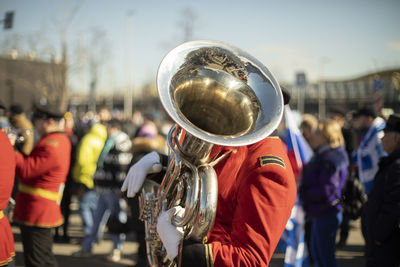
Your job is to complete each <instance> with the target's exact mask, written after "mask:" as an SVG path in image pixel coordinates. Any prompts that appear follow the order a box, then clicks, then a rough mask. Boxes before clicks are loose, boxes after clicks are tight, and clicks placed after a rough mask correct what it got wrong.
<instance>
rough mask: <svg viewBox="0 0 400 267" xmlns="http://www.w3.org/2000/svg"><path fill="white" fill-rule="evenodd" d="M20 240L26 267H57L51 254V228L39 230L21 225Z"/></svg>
mask: <svg viewBox="0 0 400 267" xmlns="http://www.w3.org/2000/svg"><path fill="white" fill-rule="evenodd" d="M20 229H21V238H22V245H23V247H24V260H25V266H26V267H43V266H46V267H57V266H58V264H57V260H56V258H55V256H54V254H53V252H52V247H53V235H52V232H51V231H52V228H39V227H32V226H26V225H21V226H20Z"/></svg>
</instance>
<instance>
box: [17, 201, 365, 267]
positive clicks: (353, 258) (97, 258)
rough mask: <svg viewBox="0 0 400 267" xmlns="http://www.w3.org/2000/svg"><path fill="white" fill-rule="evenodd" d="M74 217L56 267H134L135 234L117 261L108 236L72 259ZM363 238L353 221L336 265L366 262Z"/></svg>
mask: <svg viewBox="0 0 400 267" xmlns="http://www.w3.org/2000/svg"><path fill="white" fill-rule="evenodd" d="M72 209H73V214H72V216H71V218H70V229H69V235H70V236H71V240H70V243H55V244H54V247H53V251H54V253H55V255H56V257H57V260H58V263H59V267H71V266H73V267H90V266H96V267H111V266H114V267H118V266H120V267H122V266H133V265H134V264H135V263H136V260H137V254H136V252H137V249H138V244H137V242H135V236H134V234H130V235H128V236H127V241H126V242H125V245H124V251H123V252H124V255H123V258H122V260H121V261H120V262H118V263H114V262H108V261H107V260H106V256H107V255H108V253H109V252H110V250H111V248H112V244H111V241H110V239H109V236H108V235H105V236H104V240H103V241H101V242H100V243H99V244H96V245H95V247H94V251H93V252H94V257H92V258H74V257H71V256H70V255H71V253H72V252H74V251H76V250H78V249H79V247H80V246H79V244H80V242H81V241H82V238H83V233H82V227H81V221H80V218H79V216H78V214H77V213H76V206H75V204H74V203H73V205H72ZM13 232H14V237H15V249H16V254H17V255H16V262H15V266H16V267H23V266H25V265H24V259H23V254H22V244H21V239H20V234H19V229H18V227H15V226H13ZM363 244H364V241H363V238H362V236H361V232H360V226H359V222H358V221H357V222H355V224H354V227H353V228H352V229H351V232H350V236H349V239H348V246H346V247H345V248H343V249H340V250H338V251H337V253H336V256H337V259H338V265H339V266H340V267H341V266H343V267H354V266H365V260H364V257H363ZM283 262H284V254H282V253H275V254H274V255H273V258H272V260H271V263H270V265H269V266H270V267H281V266H283Z"/></svg>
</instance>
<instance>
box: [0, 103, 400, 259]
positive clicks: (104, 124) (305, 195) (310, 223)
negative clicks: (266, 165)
mask: <svg viewBox="0 0 400 267" xmlns="http://www.w3.org/2000/svg"><path fill="white" fill-rule="evenodd" d="M38 110H39V111H40V112H41V113H40V112H38ZM118 114H120V113H118V112H113V111H112V110H110V109H108V108H107V107H100V108H98V110H97V112H86V113H82V114H73V113H71V112H66V113H64V112H63V113H62V115H60V114H56V112H54V110H52V109H51V107H49V106H48V105H44V108H43V109H42V110H40V108H38V107H36V109H35V110H34V112H33V113H31V114H27V113H26V112H25V111H24V108H23V107H22V106H20V105H18V104H13V105H11V106H9V107H6V106H5V105H3V104H1V105H0V127H1V129H2V132H4V133H5V134H7V136H8V139H9V140H11V144H12V145H13V149H14V150H15V151H17V152H18V153H20V154H21V162H18V159H17V160H16V162H15V163H14V164H16V169H17V171H16V172H15V177H16V178H17V179H15V180H14V183H13V186H12V192H11V200H10V201H8V200H7V205H6V206H5V207H3V206H4V205H3V204H2V205H3V206H0V209H1V210H4V213H5V215H6V216H7V217H8V219H9V220H10V221H11V222H12V223H22V225H24V226H25V228H21V229H23V231H22V233H25V236H23V242H24V254H25V255H24V258H25V261H26V262H30V261H35V260H36V259H34V255H30V256H31V258H30V256H29V250H32V251H35V250H36V249H37V248H36V247H35V244H30V243H29V241H27V239H29V238H35V237H33V234H32V229H30V228H29V227H30V226H32V225H33V226H35V225H36V223H37V222H40V218H39V219H36V221H34V222H32V221H29V220H30V219H31V218H28V217H27V216H25V215H21V214H20V212H21V211H20V210H19V209H20V208H18V201H20V202H23V201H26V200H24V198H23V197H22V196H18V192H23V193H26V194H27V195H30V196H32V197H33V198H34V197H35V196H36V195H40V194H42V196H45V197H46V198H48V202H50V200H51V199H52V195H51V194H50V193H49V192H53V191H54V190H53V189H51V188H52V187H51V186H52V185H49V187H46V186H43V185H40V184H36V185H34V184H32V183H31V182H30V181H31V180H32V179H33V178H35V177H36V176H37V175H36V174H35V173H34V171H32V169H33V168H34V167H33V165H34V164H39V163H38V160H39V159H40V160H48V162H49V163H46V162H45V163H44V165H46V164H47V165H48V164H53V163H52V161H51V160H50V159H49V158H46V157H43V155H42V154H41V153H44V151H48V147H49V146H50V147H51V146H52V147H56V148H60V147H61V142H62V141H58V139H51V140H48V141H46V142H45V144H42V143H41V142H43V141H42V140H43V139H45V138H46V136H48V134H49V133H52V132H62V133H63V134H65V135H66V136H67V137H68V139H69V142H70V146H66V147H67V148H66V149H65V150H64V151H61V153H64V154H65V153H66V152H67V151H70V152H68V154H69V155H68V158H67V157H65V158H59V159H58V160H59V161H65V162H68V167H67V173H66V176H67V178H66V180H65V182H63V181H61V182H59V184H58V185H57V189H58V191H59V192H60V194H59V195H56V196H55V199H54V200H56V201H59V205H60V207H61V214H62V218H58V219H57V221H56V222H54V223H53V222H52V223H50V222H45V223H47V226H48V227H49V228H51V229H55V231H54V232H52V235H51V238H52V239H53V238H54V240H56V241H59V242H69V241H70V237H69V234H68V233H69V230H68V226H69V225H68V222H69V216H70V213H71V210H70V206H71V205H70V203H71V200H72V198H73V197H76V199H77V200H78V201H79V215H80V217H81V219H82V228H83V231H84V234H85V237H84V239H83V241H82V244H81V248H80V249H79V250H78V251H76V252H74V253H73V254H72V256H75V257H90V256H91V255H92V247H93V245H94V244H95V243H96V242H98V241H99V240H101V239H102V238H103V235H104V233H105V231H106V230H107V231H108V232H109V233H110V234H111V238H112V241H113V249H112V251H110V255H109V257H108V260H110V261H114V262H118V261H119V260H120V259H121V254H122V251H123V244H124V241H125V238H126V234H127V233H129V232H130V231H136V232H137V236H138V241H139V243H140V246H139V259H140V260H139V262H138V266H145V265H146V263H145V261H146V256H145V244H144V229H143V225H142V224H141V223H140V222H139V221H138V219H137V218H138V203H137V202H138V200H137V198H134V199H127V198H125V197H124V195H123V194H122V193H121V191H120V188H121V185H122V182H123V180H124V178H125V176H126V174H127V172H128V170H129V167H130V166H131V165H132V164H133V163H135V162H136V161H138V160H139V159H140V158H141V157H142V156H143V155H145V154H147V153H149V152H151V151H158V152H160V153H162V154H167V153H168V150H167V145H166V136H167V131H168V130H169V128H170V127H171V125H172V123H171V122H170V121H159V120H156V119H155V117H156V116H154V114H148V113H142V112H140V111H135V112H134V113H133V115H132V117H131V118H130V119H125V120H124V119H121V118H120V116H119V115H118ZM50 119H54V121H56V123H57V124H56V125H57V128H55V129H56V130H52V131H50V132H40V131H43V130H41V128H40V127H41V126H38V124H39V122H41V121H46V120H50ZM299 127H300V129H301V133H302V134H303V136H304V139H305V140H306V141H307V143H308V145H309V146H310V147H311V148H312V151H313V156H312V158H311V160H310V161H308V162H305V163H304V166H303V167H302V168H299V169H295V168H294V171H295V175H296V179H297V181H298V187H299V189H298V196H299V198H300V200H301V203H302V206H303V208H304V210H305V214H306V225H305V231H306V243H307V248H308V250H309V252H310V261H311V264H315V266H336V259H335V250H336V248H337V247H343V246H346V242H347V239H348V236H349V230H350V227H351V225H352V224H353V223H354V221H355V220H357V219H359V218H361V225H362V235H363V237H364V239H365V244H366V247H365V253H366V257H367V259H368V262H369V266H398V265H395V264H398V263H399V262H398V259H399V258H398V255H396V254H398V253H396V251H397V252H398V249H399V247H400V228H399V223H400V220H399V218H400V208H399V207H400V175H399V173H400V163H399V161H400V116H399V115H396V114H393V115H391V116H390V117H389V118H382V117H380V116H377V114H376V113H375V112H374V110H373V109H371V108H368V107H366V108H361V109H359V110H353V111H348V110H344V109H341V108H340V107H336V108H334V109H331V110H329V112H328V114H327V118H326V119H318V118H317V116H315V115H313V114H302V118H301V122H300V123H299ZM279 136H281V137H282V139H284V138H285V137H284V136H285V135H284V134H283V133H282V134H281V133H279ZM57 142H60V143H57ZM40 145H42V146H41V149H42V150H40V151H35V150H38V149H39V148H38V147H40ZM3 146H5V145H4V143H2V147H1V150H2V151H6V150H5V149H4V147H3ZM32 153H33V154H34V155H32ZM49 153H50V152H49ZM37 155H41V157H38V156H37ZM57 155H58V154H57V153H55V154H54V158H56V157H57ZM30 157H35V160H34V161H31V162H27V159H29V158H30ZM52 157H53V156H52ZM29 164H30V165H29ZM54 164H55V163H54ZM28 165H29V166H28ZM40 168H45V167H44V166H42V167H40ZM57 168H59V167H57ZM388 170H390V171H389V173H388ZM56 173H57V171H56ZM54 175H57V174H54ZM380 176H383V178H380ZM378 177H379V180H378ZM43 181H47V182H49V180H46V179H44V180H42V182H43ZM49 184H51V182H49ZM38 188H40V190H38ZM56 191H57V190H56ZM43 192H44V193H43ZM0 193H3V192H0ZM53 193H54V192H53ZM57 197H58V198H57ZM3 202H4V201H3ZM16 202H17V203H16ZM0 204H1V203H0ZM24 205H27V204H26V203H24ZM43 205H47V202H44V203H43ZM30 208H32V209H33V208H34V207H30ZM13 213H14V217H13V216H12V214H13ZM0 219H1V217H0ZM38 225H39V226H40V223H39V224H38ZM378 226H379V227H378ZM27 227H28V228H27ZM377 227H378V228H379V229H381V228H383V230H380V231H378V230H377ZM35 234H36V233H35ZM53 234H54V237H53ZM40 235H41V236H42V237H43V236H44V235H46V236H47V238H48V233H46V234H43V233H40ZM337 236H339V237H340V239H339V240H336V237H337ZM24 238H25V239H24ZM47 240H48V242H50V244H49V249H50V251H51V243H52V242H53V240H50V239H47ZM10 253H11V252H10ZM13 253H14V252H13V251H12V253H11V254H10V256H9V261H10V262H11V261H12V257H13V256H14V255H15V254H13ZM48 257H50V256H48ZM52 260H53V261H54V259H52ZM52 260H51V259H50V260H49V261H48V262H52ZM42 262H46V260H43V261H42ZM383 263H385V264H383ZM393 264H394V265H393ZM0 265H1V264H0ZM27 266H28V265H27ZM49 266H52V265H51V264H50V265H49Z"/></svg>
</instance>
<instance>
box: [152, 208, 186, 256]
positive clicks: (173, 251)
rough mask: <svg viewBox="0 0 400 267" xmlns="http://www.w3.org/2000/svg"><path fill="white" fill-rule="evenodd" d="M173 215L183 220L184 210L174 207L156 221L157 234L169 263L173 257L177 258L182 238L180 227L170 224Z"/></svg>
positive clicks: (164, 212)
mask: <svg viewBox="0 0 400 267" xmlns="http://www.w3.org/2000/svg"><path fill="white" fill-rule="evenodd" d="M174 214H175V216H177V217H180V218H183V215H184V214H185V209H184V208H182V207H181V206H176V207H173V208H172V209H169V210H167V211H163V212H162V213H161V214H160V216H159V217H158V221H157V233H158V235H159V236H160V239H161V241H162V242H163V245H164V247H165V249H166V250H167V257H168V259H169V260H170V261H173V260H174V259H175V257H176V256H178V248H179V243H180V242H181V240H182V238H183V229H182V227H177V226H175V225H173V224H172V222H171V219H172V216H173V215H174Z"/></svg>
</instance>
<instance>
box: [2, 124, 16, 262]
mask: <svg viewBox="0 0 400 267" xmlns="http://www.w3.org/2000/svg"><path fill="white" fill-rule="evenodd" d="M10 141H11V140H9V139H8V137H7V135H6V134H5V133H4V132H3V131H1V130H0V177H1V179H0V266H7V265H8V263H10V262H11V261H12V260H13V257H14V256H15V249H14V236H13V233H12V230H11V226H10V222H9V221H8V218H7V216H6V215H5V214H4V210H5V209H6V208H7V204H8V201H9V200H10V197H11V192H12V188H13V185H14V176H15V159H14V157H12V156H10V155H13V154H14V149H13V147H12V146H11V143H10ZM14 141H15V139H14Z"/></svg>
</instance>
